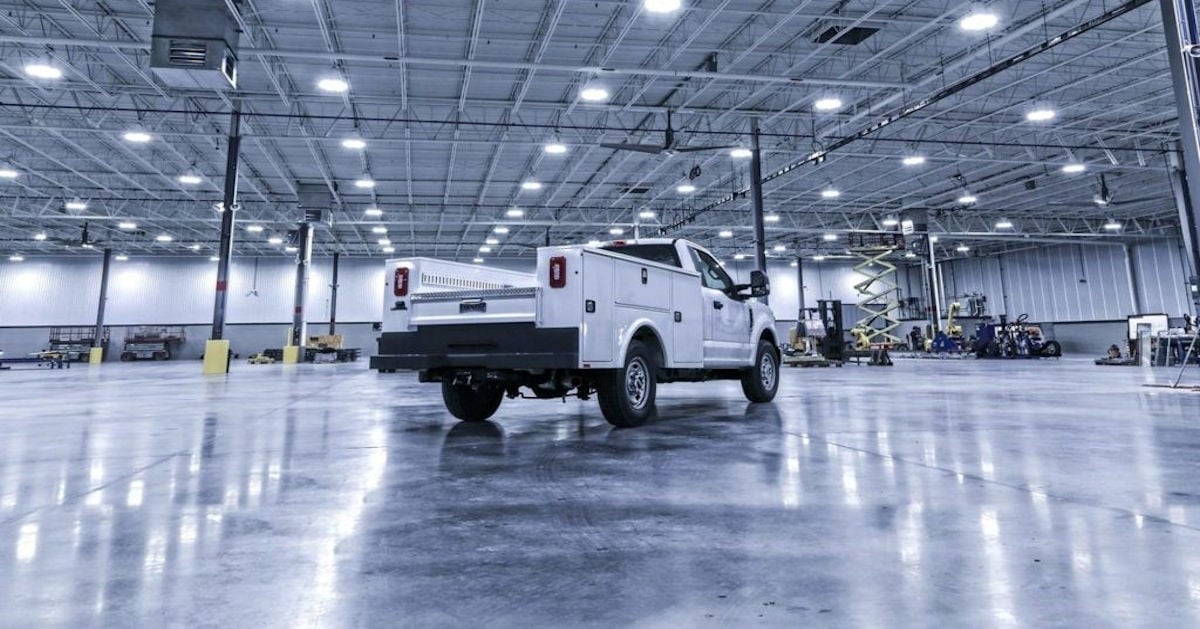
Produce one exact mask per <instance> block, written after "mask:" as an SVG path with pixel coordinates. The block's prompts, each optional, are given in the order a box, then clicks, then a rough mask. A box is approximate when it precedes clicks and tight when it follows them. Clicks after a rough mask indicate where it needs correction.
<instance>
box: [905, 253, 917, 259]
mask: <svg viewBox="0 0 1200 629" xmlns="http://www.w3.org/2000/svg"><path fill="white" fill-rule="evenodd" d="M904 257H906V258H909V259H910V260H911V259H912V258H915V257H917V254H915V253H913V252H911V251H909V252H908V253H905V254H904Z"/></svg>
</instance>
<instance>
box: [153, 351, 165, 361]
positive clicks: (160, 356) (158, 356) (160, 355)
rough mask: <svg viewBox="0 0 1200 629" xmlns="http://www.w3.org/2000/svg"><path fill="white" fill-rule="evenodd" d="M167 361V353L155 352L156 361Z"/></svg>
mask: <svg viewBox="0 0 1200 629" xmlns="http://www.w3.org/2000/svg"><path fill="white" fill-rule="evenodd" d="M166 359H167V353H166V352H154V360H166Z"/></svg>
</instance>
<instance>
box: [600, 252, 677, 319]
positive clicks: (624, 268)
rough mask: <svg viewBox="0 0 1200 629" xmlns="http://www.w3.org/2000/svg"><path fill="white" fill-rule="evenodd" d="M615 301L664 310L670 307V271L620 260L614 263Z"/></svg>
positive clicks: (637, 306) (625, 304)
mask: <svg viewBox="0 0 1200 629" xmlns="http://www.w3.org/2000/svg"><path fill="white" fill-rule="evenodd" d="M614 275H615V276H616V300H615V301H616V303H618V304H620V305H622V306H633V307H635V308H647V309H652V310H662V311H666V310H669V309H670V308H671V276H673V275H675V274H674V273H672V272H671V271H668V270H666V269H662V268H659V267H657V266H654V265H651V264H647V265H641V264H638V263H636V262H627V261H624V260H622V261H621V262H620V263H619V264H617V265H616V273H615V274H614Z"/></svg>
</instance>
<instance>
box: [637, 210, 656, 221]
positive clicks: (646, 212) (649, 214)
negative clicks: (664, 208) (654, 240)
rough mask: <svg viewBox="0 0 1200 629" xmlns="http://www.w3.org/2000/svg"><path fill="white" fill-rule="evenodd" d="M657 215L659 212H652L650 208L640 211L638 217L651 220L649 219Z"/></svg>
mask: <svg viewBox="0 0 1200 629" xmlns="http://www.w3.org/2000/svg"><path fill="white" fill-rule="evenodd" d="M655 216H657V214H655V213H654V212H651V211H650V210H643V211H641V212H638V218H642V219H647V220H649V219H652V218H654V217H655Z"/></svg>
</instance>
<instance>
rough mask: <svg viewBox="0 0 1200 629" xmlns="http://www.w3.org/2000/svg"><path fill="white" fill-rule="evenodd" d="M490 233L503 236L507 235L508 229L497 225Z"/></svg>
mask: <svg viewBox="0 0 1200 629" xmlns="http://www.w3.org/2000/svg"><path fill="white" fill-rule="evenodd" d="M492 233H493V234H501V235H504V234H507V233H508V228H507V227H505V226H503V225H498V226H496V227H493V228H492Z"/></svg>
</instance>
